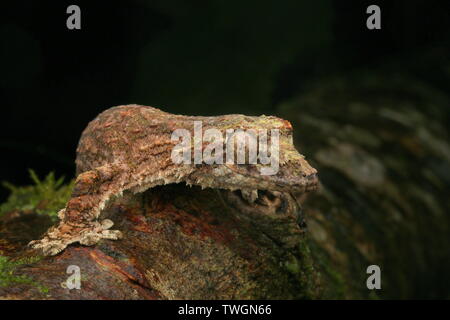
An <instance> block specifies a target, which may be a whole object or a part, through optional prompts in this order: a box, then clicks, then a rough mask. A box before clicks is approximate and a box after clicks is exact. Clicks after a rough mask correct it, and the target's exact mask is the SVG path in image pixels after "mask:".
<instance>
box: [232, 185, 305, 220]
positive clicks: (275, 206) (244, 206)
mask: <svg viewBox="0 0 450 320" xmlns="http://www.w3.org/2000/svg"><path fill="white" fill-rule="evenodd" d="M223 194H224V198H225V200H227V202H228V203H229V204H230V205H232V206H233V207H235V208H236V209H238V210H239V211H241V212H243V213H249V214H267V215H270V216H278V217H281V216H286V215H293V216H296V214H297V211H298V210H299V208H298V205H297V203H296V201H295V199H293V198H292V196H291V195H290V194H289V193H285V192H278V191H270V190H236V191H224V192H223Z"/></svg>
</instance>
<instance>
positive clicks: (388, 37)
mask: <svg viewBox="0 0 450 320" xmlns="http://www.w3.org/2000/svg"><path fill="white" fill-rule="evenodd" d="M71 4H77V5H79V6H80V8H81V30H68V29H67V28H66V19H67V17H68V14H66V8H67V7H68V6H69V5H71ZM370 4H377V5H379V6H380V7H381V12H382V29H381V30H368V29H367V28H366V19H367V17H368V15H367V14H366V8H367V6H368V5H370ZM449 4H450V2H449V1H429V0H428V1H419V0H417V1H411V0H410V1H399V0H395V1H339V0H335V1H331V0H320V1H301V0H294V1H289V0H285V1H261V0H258V1H255V0H246V1H216V0H209V1H175V0H160V1H121V2H120V3H118V2H114V1H76V0H73V1H33V2H30V1H16V2H11V3H8V4H6V3H2V6H1V7H0V11H1V14H2V18H1V22H0V23H1V24H0V48H1V49H0V73H1V76H0V96H1V100H0V101H1V119H2V122H1V123H2V125H1V126H0V130H1V134H0V150H1V158H2V165H1V167H0V168H1V171H0V180H7V181H10V182H13V183H15V184H26V183H28V182H29V177H28V172H27V170H26V169H27V168H33V169H35V170H36V171H37V173H38V174H39V175H40V176H43V175H45V174H46V173H48V172H49V171H52V170H53V171H55V172H56V174H57V175H61V174H64V175H66V177H68V178H71V177H72V176H73V174H74V159H75V149H76V145H77V142H78V139H79V137H80V134H81V132H82V130H83V129H84V127H85V126H86V125H87V123H88V122H89V121H90V120H92V119H93V118H94V117H95V116H96V115H97V114H98V113H99V112H101V111H102V110H105V109H107V108H109V107H111V106H115V105H120V104H130V103H138V104H144V105H151V106H156V107H160V108H162V109H164V110H165V111H169V112H175V113H184V114H192V115H214V114H226V113H247V114H262V113H265V114H276V113H277V111H276V106H277V104H279V103H280V102H282V101H285V100H286V99H289V98H291V97H293V96H294V95H296V94H299V93H301V92H302V90H304V87H305V85H306V84H308V83H310V82H311V81H314V80H315V79H318V78H320V77H322V76H326V75H331V74H339V73H341V74H342V73H344V74H345V73H347V72H351V71H352V70H354V69H360V68H378V67H379V66H380V65H383V67H385V68H393V69H395V70H398V72H401V73H411V74H413V75H415V76H417V77H420V78H424V79H426V80H427V81H428V82H429V83H432V84H433V85H434V86H436V87H438V88H440V89H442V90H444V91H447V92H448V91H449V90H448V82H447V81H446V78H445V77H443V70H439V68H438V67H435V66H438V65H439V63H438V62H436V65H433V64H428V63H427V64H422V62H421V61H422V60H421V54H422V52H425V51H426V50H428V51H429V50H445V53H447V52H448V51H447V50H448V49H449V48H450V43H449V33H450V5H449ZM443 56H445V54H444V55H443ZM390 61H403V62H404V63H391V64H390ZM6 196H7V190H4V189H1V191H0V200H4V199H5V198H6Z"/></svg>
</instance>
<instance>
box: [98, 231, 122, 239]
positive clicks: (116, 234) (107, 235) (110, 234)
mask: <svg viewBox="0 0 450 320" xmlns="http://www.w3.org/2000/svg"><path fill="white" fill-rule="evenodd" d="M122 237H123V235H122V232H120V231H119V230H104V231H103V232H102V238H104V239H109V240H119V239H122Z"/></svg>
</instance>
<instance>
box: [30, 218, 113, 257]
mask: <svg viewBox="0 0 450 320" xmlns="http://www.w3.org/2000/svg"><path fill="white" fill-rule="evenodd" d="M112 225H113V222H112V221H111V220H108V219H106V220H103V221H102V222H101V223H99V222H92V223H90V224H88V225H84V226H72V225H69V224H67V223H64V222H61V223H60V224H59V226H58V227H56V228H53V229H50V230H49V231H48V232H47V234H46V235H45V236H44V237H43V238H42V239H41V240H35V241H31V242H30V243H29V244H28V245H29V246H31V247H32V248H35V249H42V251H43V253H44V255H46V256H54V255H56V254H58V253H60V252H61V251H63V250H64V249H65V248H66V247H67V246H68V245H69V244H71V243H75V242H79V243H80V244H82V245H85V246H92V245H94V244H96V243H97V242H99V241H100V240H101V239H109V240H117V239H120V238H122V233H121V232H120V231H119V230H108V229H109V228H111V227H112Z"/></svg>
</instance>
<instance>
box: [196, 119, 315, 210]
mask: <svg viewBox="0 0 450 320" xmlns="http://www.w3.org/2000/svg"><path fill="white" fill-rule="evenodd" d="M246 118H247V119H249V120H248V121H247V122H244V121H242V119H240V120H239V123H240V125H241V128H242V130H243V131H244V134H242V132H241V133H240V134H238V135H236V134H235V135H228V136H227V137H226V138H225V139H224V145H225V147H224V150H223V152H224V157H223V159H224V163H222V164H217V163H212V162H211V161H209V162H210V163H212V164H206V163H203V164H201V165H198V166H197V170H195V171H194V172H193V174H191V175H190V176H189V178H188V180H187V182H188V183H190V184H196V185H200V186H202V187H211V188H216V189H222V190H227V192H226V193H227V195H229V198H231V199H232V201H233V202H235V203H237V204H238V205H239V206H241V207H242V208H243V207H248V208H249V209H251V208H254V209H256V210H259V211H261V210H263V211H268V212H274V213H275V212H278V211H280V210H283V209H287V208H288V206H289V203H287V202H292V201H294V202H295V199H296V198H298V197H299V196H300V195H302V194H303V193H305V192H308V191H311V190H314V189H315V188H316V187H317V185H318V178H317V171H316V169H314V168H313V167H311V166H310V165H309V163H308V162H307V161H306V160H305V158H304V156H303V155H301V154H300V153H299V152H298V151H297V150H296V148H295V147H294V145H293V138H292V126H291V124H290V123H289V122H288V121H286V120H283V119H279V118H276V117H266V116H263V117H246ZM243 124H244V125H243ZM252 129H255V130H256V134H255V132H252ZM244 142H245V143H244ZM252 143H253V144H252ZM233 144H234V150H232V151H230V146H231V145H233ZM252 148H253V149H252ZM203 150H205V145H204V146H203ZM255 150H256V152H255ZM227 152H228V153H229V154H230V155H233V157H232V158H233V160H234V161H228V162H227V161H226V160H227V158H226V154H227ZM239 152H241V158H240V160H241V161H239ZM213 155H214V154H212V156H213ZM242 159H244V161H242ZM204 160H205V159H204ZM206 160H208V159H206ZM228 160H231V158H229V159H228Z"/></svg>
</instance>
